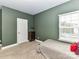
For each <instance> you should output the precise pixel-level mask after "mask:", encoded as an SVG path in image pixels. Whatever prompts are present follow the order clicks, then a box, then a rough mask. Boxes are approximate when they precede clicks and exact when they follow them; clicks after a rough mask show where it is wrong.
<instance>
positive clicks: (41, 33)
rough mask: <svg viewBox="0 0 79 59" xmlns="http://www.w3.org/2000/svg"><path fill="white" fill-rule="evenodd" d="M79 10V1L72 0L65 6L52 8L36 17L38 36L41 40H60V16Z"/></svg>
mask: <svg viewBox="0 0 79 59" xmlns="http://www.w3.org/2000/svg"><path fill="white" fill-rule="evenodd" d="M76 10H79V0H71V1H70V2H67V3H65V4H62V5H59V6H57V7H54V8H51V9H49V10H47V11H44V12H42V13H39V14H37V15H35V16H34V23H35V31H36V36H38V37H40V39H41V40H46V39H48V38H49V39H58V36H59V35H58V34H59V30H58V29H59V28H58V24H59V22H58V21H59V20H58V15H59V14H62V13H68V12H71V11H76Z"/></svg>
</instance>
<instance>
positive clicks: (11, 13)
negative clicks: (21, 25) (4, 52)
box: [2, 6, 33, 46]
mask: <svg viewBox="0 0 79 59" xmlns="http://www.w3.org/2000/svg"><path fill="white" fill-rule="evenodd" d="M17 17H19V18H23V19H28V22H29V23H28V26H29V31H32V29H31V27H33V16H32V15H29V14H25V13H22V12H20V11H16V10H13V9H10V8H7V7H4V6H3V7H2V45H3V46H6V45H10V44H14V43H16V42H17Z"/></svg>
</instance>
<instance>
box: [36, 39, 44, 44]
mask: <svg viewBox="0 0 79 59" xmlns="http://www.w3.org/2000/svg"><path fill="white" fill-rule="evenodd" d="M35 40H36V41H37V42H39V43H43V41H40V40H37V39H35Z"/></svg>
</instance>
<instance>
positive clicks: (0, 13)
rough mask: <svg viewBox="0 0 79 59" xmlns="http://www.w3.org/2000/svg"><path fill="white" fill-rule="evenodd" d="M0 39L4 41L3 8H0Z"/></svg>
mask: <svg viewBox="0 0 79 59" xmlns="http://www.w3.org/2000/svg"><path fill="white" fill-rule="evenodd" d="M0 40H1V41H2V9H0ZM1 43H2V42H0V44H1Z"/></svg>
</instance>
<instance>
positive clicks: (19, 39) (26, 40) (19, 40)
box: [17, 18, 28, 44]
mask: <svg viewBox="0 0 79 59" xmlns="http://www.w3.org/2000/svg"><path fill="white" fill-rule="evenodd" d="M18 20H24V21H25V20H26V22H27V24H26V26H27V27H26V30H27V31H26V33H27V34H26V35H25V36H26V39H21V37H23V36H22V35H21V37H20V36H19V35H18V30H19V29H18ZM20 25H21V24H20ZM19 34H20V33H19ZM24 42H28V20H27V19H22V18H17V44H21V43H24Z"/></svg>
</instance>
